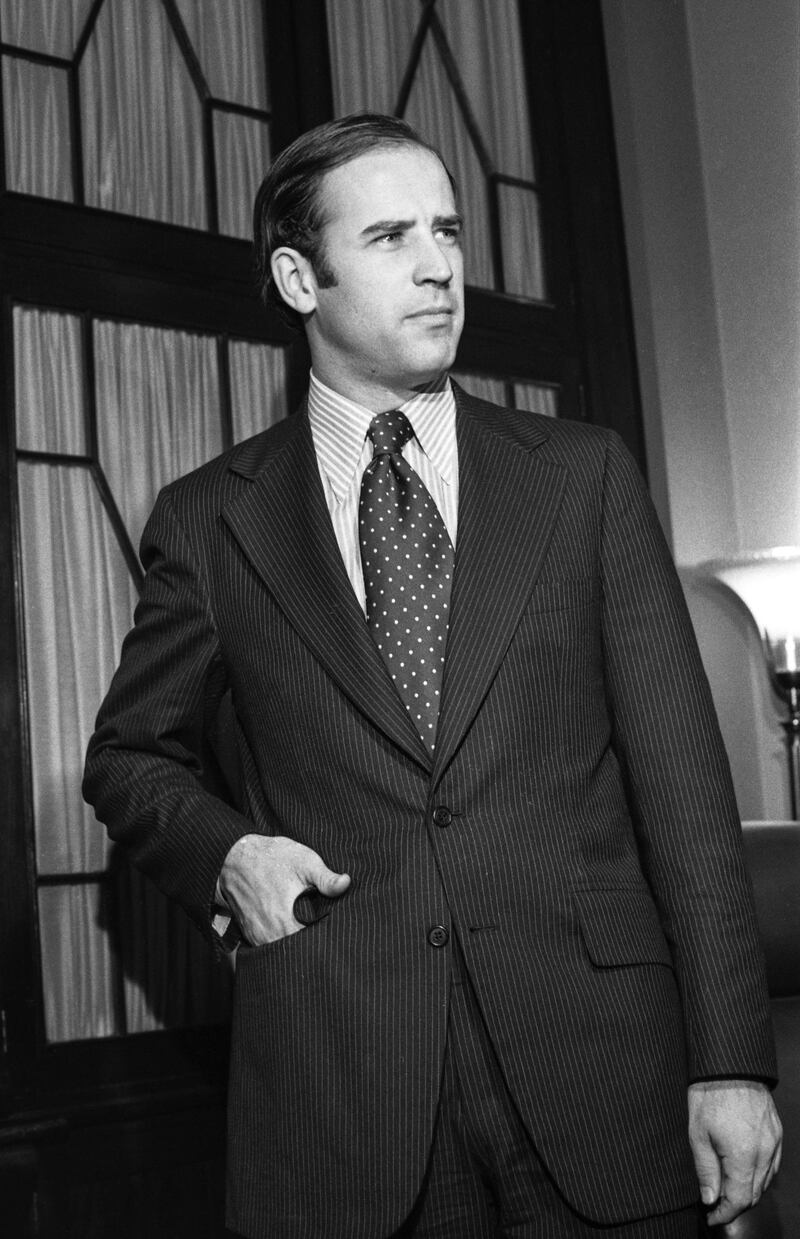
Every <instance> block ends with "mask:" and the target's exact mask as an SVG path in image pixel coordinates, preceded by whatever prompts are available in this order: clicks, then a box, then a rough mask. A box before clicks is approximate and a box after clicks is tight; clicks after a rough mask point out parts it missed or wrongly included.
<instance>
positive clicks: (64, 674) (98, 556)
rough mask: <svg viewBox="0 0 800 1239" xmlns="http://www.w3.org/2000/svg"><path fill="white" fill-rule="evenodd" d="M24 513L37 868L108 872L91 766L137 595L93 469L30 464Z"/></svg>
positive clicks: (23, 467) (24, 465)
mask: <svg viewBox="0 0 800 1239" xmlns="http://www.w3.org/2000/svg"><path fill="white" fill-rule="evenodd" d="M19 507H20V533H21V540H20V541H21V555H22V584H23V596H24V616H23V619H24V633H25V663H26V667H27V672H28V721H29V728H30V743H31V756H32V761H31V771H32V782H33V808H34V819H35V834H36V853H37V867H38V870H39V872H40V873H76V872H81V871H84V870H90V871H91V870H96V869H102V868H103V867H104V865H105V863H106V859H107V855H108V848H109V845H108V842H107V840H106V837H105V832H104V831H103V830H101V829H100V828H99V827H98V826H97V824H96V823H95V820H94V814H93V812H92V811H91V809H90V808H89V807H88V805H86V804H84V802H83V800H82V798H81V793H80V786H81V777H82V773H83V760H84V754H85V752H86V745H87V744H88V742H89V737H90V736H91V734H92V731H93V729H94V719H95V715H96V713H97V707H98V705H99V703H100V701H101V700H102V698H103V695H104V694H105V691H106V689H107V687H108V684H109V682H110V680H111V676H112V675H113V673H114V669H115V667H116V663H117V660H118V657H119V650H120V646H121V644H122V638H123V636H124V634H125V633H126V632H127V630H128V628H129V627H130V624H131V618H132V616H133V608H134V605H135V591H134V589H133V585H132V582H131V579H130V576H129V574H128V572H127V570H126V566H125V562H124V560H123V558H122V555H121V553H120V549H119V546H118V544H117V542H116V539H115V537H114V533H113V531H112V529H111V526H110V524H109V522H108V518H107V516H106V513H105V510H104V509H103V506H102V504H101V502H100V498H99V495H98V493H97V490H96V488H95V486H94V484H93V481H92V478H91V476H90V473H89V470H88V469H86V468H82V467H80V466H72V467H70V466H64V465H50V464H45V463H40V462H35V463H28V462H25V461H21V462H20V464H19Z"/></svg>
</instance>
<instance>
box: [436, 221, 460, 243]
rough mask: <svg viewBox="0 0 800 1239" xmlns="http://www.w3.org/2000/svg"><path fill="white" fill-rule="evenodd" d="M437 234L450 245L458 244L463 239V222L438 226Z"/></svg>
mask: <svg viewBox="0 0 800 1239" xmlns="http://www.w3.org/2000/svg"><path fill="white" fill-rule="evenodd" d="M436 235H437V236H439V237H441V238H442V240H443V241H446V242H448V244H450V245H457V244H458V242H459V241H460V240H461V224H445V225H443V226H442V227H441V228H437V230H436Z"/></svg>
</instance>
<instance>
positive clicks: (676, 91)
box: [603, 0, 800, 819]
mask: <svg viewBox="0 0 800 1239" xmlns="http://www.w3.org/2000/svg"><path fill="white" fill-rule="evenodd" d="M603 16H604V25H605V31H606V44H607V51H608V60H609V72H610V78H611V92H612V103H613V109H614V123H615V129H616V133H617V146H618V158H619V165H620V180H621V185H622V197H623V212H624V218H625V230H626V243H627V249H628V257H629V265H630V276H631V286H632V298H633V311H634V322H635V330H636V337H637V353H638V358H639V366H640V377H641V388H642V398H643V405H644V414H645V433H646V442H647V455H648V467H649V473H650V483H651V488H652V491H653V495H654V498H655V500H656V504H657V506H658V508H659V512H660V514H661V517H662V520H663V522H664V526H665V529H666V530H667V532H668V536H669V537H670V539H671V542H672V547H673V551H674V553H675V557H676V560H677V563H678V565H679V567H680V569H681V570H682V576H683V579H684V584H685V586H686V591H687V598H688V601H689V605H690V608H691V610H692V616H693V619H694V621H695V626H696V628H697V632H698V639H699V641H700V647H701V651H702V654H703V658H704V661H705V663H706V668H707V670H708V673H709V678H710V680H711V685H712V690H713V692H714V696H715V700H716V703H717V708H718V711H719V714H720V721H721V724H722V729H723V734H724V736H725V741H726V744H727V746H728V751H729V754H730V757H731V763H732V767H733V771H734V779H735V782H736V789H737V795H738V797H739V805H740V809H741V811H742V815H743V816H744V817H745V818H749V819H770V818H784V817H787V816H788V811H789V808H788V787H787V775H786V764H785V756H784V751H783V733H782V731H781V729H780V725H779V717H780V715H781V713H782V709H781V707H780V706H779V704H778V703H777V702H776V701H775V699H773V697H772V695H771V691H770V689H769V685H768V684H767V681H766V675H765V671H764V665H763V661H762V659H761V654H760V651H759V647H758V639H757V636H756V634H755V630H754V629H753V628H752V626H751V624H750V623H749V621H748V619H747V617H746V615H745V613H744V612H743V611H742V609H741V608H740V607H739V606H738V604H737V603H736V602H735V600H734V599H733V598H732V597H729V596H726V595H725V594H724V593H723V592H722V591H721V590H718V589H716V588H714V587H712V586H709V585H708V584H706V583H705V582H704V581H703V580H702V578H701V577H700V576H699V574H697V573H696V572H693V571H692V569H693V568H695V567H696V565H697V564H699V563H701V562H702V561H704V560H706V559H709V558H714V557H719V556H723V555H726V554H731V553H734V552H736V551H744V550H753V549H757V548H760V547H766V546H775V545H785V544H800V401H799V399H798V397H799V396H800V218H799V216H800V159H799V157H798V151H799V150H800V99H799V98H798V81H799V80H800V6H798V5H797V2H796V0H603Z"/></svg>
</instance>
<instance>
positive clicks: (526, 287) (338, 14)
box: [327, 0, 545, 299]
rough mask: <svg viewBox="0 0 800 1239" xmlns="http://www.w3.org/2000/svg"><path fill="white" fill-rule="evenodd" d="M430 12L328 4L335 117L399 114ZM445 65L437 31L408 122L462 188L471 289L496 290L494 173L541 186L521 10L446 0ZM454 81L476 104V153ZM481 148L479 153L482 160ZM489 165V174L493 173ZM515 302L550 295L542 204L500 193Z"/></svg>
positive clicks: (439, 9) (528, 194)
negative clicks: (415, 46) (417, 37)
mask: <svg viewBox="0 0 800 1239" xmlns="http://www.w3.org/2000/svg"><path fill="white" fill-rule="evenodd" d="M422 13H423V6H422V5H421V4H418V3H415V2H414V0H374V3H371V4H370V5H368V6H366V5H363V4H361V3H360V0H327V14H328V28H329V36H330V44H331V70H332V77H333V88H334V104H335V108H336V112H337V115H345V114H346V113H348V112H357V111H378V112H394V111H395V109H396V106H397V101H398V96H399V91H400V84H401V82H402V80H403V76H404V73H405V71H406V68H407V67H408V64H409V60H410V55H411V50H412V41H413V37H414V33H415V31H416V29H417V28H418V26H419V23H420V21H421V18H422ZM435 15H436V19H437V20H438V21H439V22H440V23H441V28H442V30H443V32H444V36H445V39H446V42H447V46H448V48H449V52H450V54H451V55H450V56H449V57H447V61H448V63H447V64H446V63H445V57H444V56H443V54H442V51H441V49H440V48H439V47H438V46H437V44H436V40H435V39H434V37H433V34H432V32H431V31H430V30H429V31H428V33H427V35H426V37H425V41H424V43H423V45H422V54H421V57H420V60H419V64H418V66H417V68H416V71H415V74H414V79H413V84H412V89H411V94H410V97H409V101H408V106H407V108H406V110H405V118H406V119H407V120H408V121H409V122H410V123H411V124H412V125H413V126H414V127H415V128H416V129H417V130H419V132H420V133H421V134H422V135H423V137H425V138H427V139H428V140H429V141H431V142H432V143H433V144H434V145H435V146H437V147H438V148H439V149H440V150H441V152H442V154H443V156H444V159H445V161H446V162H447V164H448V166H449V168H450V171H451V172H452V173H453V175H454V176H455V179H456V181H457V183H458V195H459V203H460V206H461V209H462V211H463V212H464V215H465V217H466V229H465V234H464V255H465V266H466V278H467V282H468V283H471V284H476V285H478V286H479V287H482V288H493V287H495V286H496V284H497V282H498V281H496V279H495V275H494V272H493V268H492V252H491V243H490V237H491V216H490V210H489V185H488V181H487V171H491V172H496V173H499V174H502V175H505V176H507V177H514V178H518V179H522V180H525V181H531V182H532V181H533V177H534V163H533V139H532V134H531V130H530V124H529V121H528V104H527V94H526V86H525V74H524V66H523V63H522V53H521V38H520V31H519V20H518V14H517V4H516V0H438V3H437V4H436V6H435ZM453 76H456V77H457V79H458V84H459V85H460V87H462V88H463V92H464V94H465V95H466V97H467V99H468V104H469V110H470V113H471V116H472V118H473V119H474V122H475V126H476V128H477V131H478V134H479V140H478V143H477V144H476V141H475V139H474V137H473V136H472V135H471V134H470V132H469V129H468V126H467V123H466V120H465V116H464V112H463V109H462V108H461V106H460V105H459V102H458V99H457V95H456V90H455V88H454V87H455V83H454V81H453ZM478 147H480V148H481V149H480V152H479V149H478ZM487 165H488V166H487ZM497 192H498V199H499V215H500V237H501V242H502V248H503V274H504V280H505V288H506V291H507V292H512V293H517V294H519V295H521V296H526V297H531V298H539V299H540V298H542V297H543V296H544V295H545V289H544V279H543V264H542V256H541V241H540V236H539V219H538V203H537V197H536V193H535V191H534V190H533V188H524V187H518V186H507V185H503V184H500V185H499V187H498V190H497Z"/></svg>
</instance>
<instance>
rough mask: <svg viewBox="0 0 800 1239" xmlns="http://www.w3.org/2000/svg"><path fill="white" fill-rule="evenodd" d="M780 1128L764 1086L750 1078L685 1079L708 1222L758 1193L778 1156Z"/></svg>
mask: <svg viewBox="0 0 800 1239" xmlns="http://www.w3.org/2000/svg"><path fill="white" fill-rule="evenodd" d="M782 1136H783V1129H782V1127H781V1121H780V1119H779V1118H778V1113H777V1111H776V1109H775V1104H774V1102H773V1100H772V1096H771V1094H770V1092H769V1089H768V1088H767V1087H766V1085H764V1084H759V1083H758V1082H757V1081H755V1080H706V1081H701V1082H699V1083H697V1084H690V1085H689V1141H690V1143H691V1146H692V1153H693V1154H694V1164H695V1168H696V1170H697V1177H698V1179H699V1180H700V1195H701V1197H702V1200H703V1203H704V1204H705V1205H714V1206H715V1207H714V1208H713V1209H712V1211H711V1213H710V1214H709V1215H708V1219H707V1220H708V1222H709V1224H710V1225H711V1226H719V1225H722V1224H724V1223H726V1222H730V1221H732V1220H733V1218H735V1217H738V1215H739V1214H740V1213H742V1212H743V1211H744V1210H745V1209H749V1208H750V1207H751V1206H752V1205H754V1204H756V1202H757V1201H758V1200H759V1198H760V1197H761V1194H762V1192H763V1191H764V1190H765V1188H767V1187H768V1186H769V1184H770V1182H771V1181H772V1179H773V1177H774V1175H775V1173H776V1171H777V1169H778V1166H779V1165H780V1160H781V1139H782Z"/></svg>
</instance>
